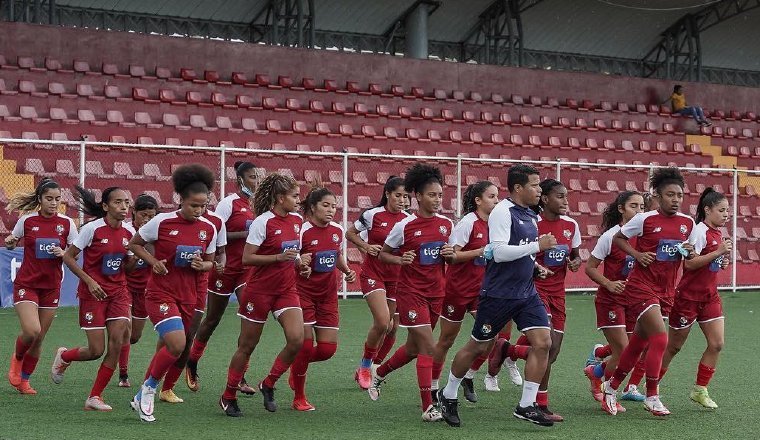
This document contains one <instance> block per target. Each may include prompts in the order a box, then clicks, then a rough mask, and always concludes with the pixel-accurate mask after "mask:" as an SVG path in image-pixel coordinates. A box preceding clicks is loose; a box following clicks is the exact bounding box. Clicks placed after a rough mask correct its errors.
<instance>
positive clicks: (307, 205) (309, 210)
mask: <svg viewBox="0 0 760 440" xmlns="http://www.w3.org/2000/svg"><path fill="white" fill-rule="evenodd" d="M327 196H333V197H335V194H333V192H332V191H330V190H329V189H327V188H325V187H324V186H322V182H319V181H317V182H314V183H313V184H312V187H311V189H310V190H309V193H308V194H306V197H305V198H304V199H303V201H301V209H303V213H304V215H306V216H311V215H312V214H314V207H315V206H317V203H319V202H321V201H322V199H323V198H325V197H327Z"/></svg>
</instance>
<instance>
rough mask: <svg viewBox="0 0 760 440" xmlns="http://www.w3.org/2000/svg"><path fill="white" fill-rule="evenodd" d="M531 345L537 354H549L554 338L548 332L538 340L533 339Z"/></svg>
mask: <svg viewBox="0 0 760 440" xmlns="http://www.w3.org/2000/svg"><path fill="white" fill-rule="evenodd" d="M530 346H531V348H532V349H533V352H534V353H536V354H537V355H539V356H549V352H550V351H551V349H552V338H551V337H550V336H549V335H548V334H547V335H546V336H545V337H541V338H537V340H536V341H531V344H530Z"/></svg>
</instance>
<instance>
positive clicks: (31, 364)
mask: <svg viewBox="0 0 760 440" xmlns="http://www.w3.org/2000/svg"><path fill="white" fill-rule="evenodd" d="M39 360H40V358H36V357H34V356H32V355H30V354H29V353H28V352H27V353H26V355H25V356H24V360H23V361H22V363H21V379H24V380H28V379H29V376H31V375H32V373H34V369H35V368H37V362H38V361H39Z"/></svg>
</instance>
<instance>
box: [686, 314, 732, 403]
mask: <svg viewBox="0 0 760 440" xmlns="http://www.w3.org/2000/svg"><path fill="white" fill-rule="evenodd" d="M724 325H725V320H724V319H723V318H722V317H720V318H715V319H712V320H710V321H706V322H700V323H699V327H700V328H701V329H702V333H704V335H705V339H706V340H707V348H706V349H705V351H704V352H703V353H702V358H701V359H700V360H699V365H698V367H697V380H696V382H695V384H694V389H693V390H692V392H691V394H690V396H689V397H690V398H691V400H693V401H695V402H697V403H699V404H700V405H702V406H704V407H705V408H717V407H718V404H717V403H715V402H714V401H713V400H712V399H711V398H710V395H709V394H708V393H707V385H708V384H709V383H710V380H711V379H712V377H713V375H714V374H715V369H716V367H717V365H718V358H719V356H720V352H721V350H723V345H724V343H725V337H724V335H725V328H724Z"/></svg>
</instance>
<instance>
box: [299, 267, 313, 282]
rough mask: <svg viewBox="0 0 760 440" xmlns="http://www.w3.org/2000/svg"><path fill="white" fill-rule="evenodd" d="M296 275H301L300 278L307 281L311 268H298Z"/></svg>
mask: <svg viewBox="0 0 760 440" xmlns="http://www.w3.org/2000/svg"><path fill="white" fill-rule="evenodd" d="M298 275H301V276H302V277H304V278H306V279H307V280H308V279H309V277H310V276H311V266H304V265H301V266H299V267H298Z"/></svg>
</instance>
